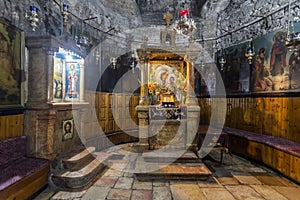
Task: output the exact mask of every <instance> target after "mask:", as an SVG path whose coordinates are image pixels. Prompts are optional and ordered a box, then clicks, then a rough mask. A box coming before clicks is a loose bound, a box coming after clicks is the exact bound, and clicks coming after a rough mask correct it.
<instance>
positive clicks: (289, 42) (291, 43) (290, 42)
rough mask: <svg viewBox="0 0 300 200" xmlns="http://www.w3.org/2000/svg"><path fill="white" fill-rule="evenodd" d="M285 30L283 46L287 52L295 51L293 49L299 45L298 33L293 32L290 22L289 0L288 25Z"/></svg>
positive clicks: (299, 33)
mask: <svg viewBox="0 0 300 200" xmlns="http://www.w3.org/2000/svg"><path fill="white" fill-rule="evenodd" d="M286 28H287V35H286V38H285V46H287V48H288V49H289V51H295V49H297V47H296V46H298V45H299V44H300V32H295V29H294V21H293V20H291V0H289V13H288V23H287V27H286Z"/></svg>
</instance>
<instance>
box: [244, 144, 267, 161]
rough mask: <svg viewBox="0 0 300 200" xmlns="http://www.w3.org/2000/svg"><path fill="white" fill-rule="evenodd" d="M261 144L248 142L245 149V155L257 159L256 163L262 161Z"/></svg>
mask: <svg viewBox="0 0 300 200" xmlns="http://www.w3.org/2000/svg"><path fill="white" fill-rule="evenodd" d="M262 146H263V145H262V144H260V143H257V142H252V141H249V142H248V147H247V154H248V155H249V156H250V157H252V158H255V159H257V160H258V161H262V154H261V148H262Z"/></svg>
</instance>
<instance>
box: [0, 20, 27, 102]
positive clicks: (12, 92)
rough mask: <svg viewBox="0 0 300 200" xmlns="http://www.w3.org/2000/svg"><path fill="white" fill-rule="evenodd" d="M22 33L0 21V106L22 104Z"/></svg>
mask: <svg viewBox="0 0 300 200" xmlns="http://www.w3.org/2000/svg"><path fill="white" fill-rule="evenodd" d="M23 40H24V35H23V33H22V32H21V31H20V30H19V29H17V28H16V27H14V26H12V25H9V24H5V23H1V22H0V63H1V65H0V108H2V107H7V106H22V104H23V102H21V101H22V87H21V82H22V80H21V79H22V73H23V70H22V56H23V53H24V49H25V48H24V46H23V45H24V41H23Z"/></svg>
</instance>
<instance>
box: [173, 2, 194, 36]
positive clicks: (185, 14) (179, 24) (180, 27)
mask: <svg viewBox="0 0 300 200" xmlns="http://www.w3.org/2000/svg"><path fill="white" fill-rule="evenodd" d="M190 3H191V1H190V0H178V7H179V9H180V11H179V15H180V18H179V19H178V20H176V21H175V23H174V27H173V29H174V30H175V31H176V32H177V33H178V34H183V35H189V34H191V33H192V32H194V30H196V28H197V27H196V24H195V21H194V20H193V19H192V18H191V17H190Z"/></svg>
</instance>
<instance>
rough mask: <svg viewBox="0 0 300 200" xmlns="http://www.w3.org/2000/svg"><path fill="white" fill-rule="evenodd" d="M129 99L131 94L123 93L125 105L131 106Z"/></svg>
mask: <svg viewBox="0 0 300 200" xmlns="http://www.w3.org/2000/svg"><path fill="white" fill-rule="evenodd" d="M130 100H131V94H125V103H126V105H125V106H126V107H130V106H132V102H131V101H130Z"/></svg>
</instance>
